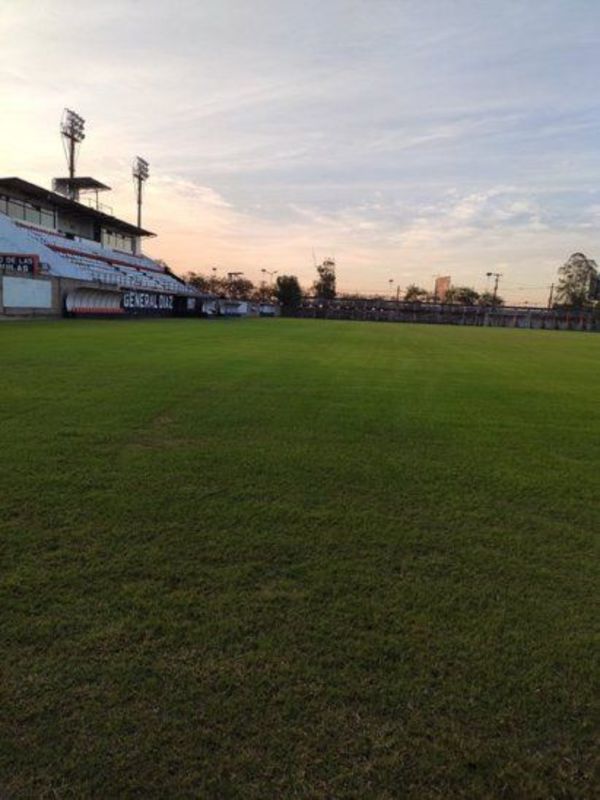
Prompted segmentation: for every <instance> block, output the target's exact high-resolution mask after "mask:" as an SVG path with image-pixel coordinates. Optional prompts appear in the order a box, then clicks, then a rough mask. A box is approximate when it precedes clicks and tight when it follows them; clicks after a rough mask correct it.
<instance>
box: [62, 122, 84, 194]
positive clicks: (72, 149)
mask: <svg viewBox="0 0 600 800" xmlns="http://www.w3.org/2000/svg"><path fill="white" fill-rule="evenodd" d="M84 129H85V120H84V118H83V117H81V116H79V114H77V113H75V111H72V110H71V109H70V108H65V110H64V111H63V115H62V120H61V123H60V132H61V135H62V137H63V139H64V140H65V142H66V150H65V155H66V156H67V164H68V166H69V178H70V179H71V180H73V178H74V177H75V162H76V158H77V145H78V144H81V142H83V140H84V139H85V133H84ZM69 197H70V198H71V200H78V199H79V192H78V191H77V189H76V188H75V187H74V186H73V185H71V186H70V187H69Z"/></svg>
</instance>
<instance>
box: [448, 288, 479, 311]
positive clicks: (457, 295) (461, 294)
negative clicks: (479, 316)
mask: <svg viewBox="0 0 600 800" xmlns="http://www.w3.org/2000/svg"><path fill="white" fill-rule="evenodd" d="M478 299H479V292H476V291H475V289H471V288H469V287H468V286H451V287H450V288H449V289H448V291H447V292H446V300H445V302H446V303H457V304H458V305H461V306H474V305H475V303H476V302H477V300H478Z"/></svg>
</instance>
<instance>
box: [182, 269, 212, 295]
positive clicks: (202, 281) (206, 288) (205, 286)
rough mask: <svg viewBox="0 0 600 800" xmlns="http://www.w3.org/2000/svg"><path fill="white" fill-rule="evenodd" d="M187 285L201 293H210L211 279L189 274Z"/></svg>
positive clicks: (194, 273)
mask: <svg viewBox="0 0 600 800" xmlns="http://www.w3.org/2000/svg"><path fill="white" fill-rule="evenodd" d="M185 281H186V283H189V284H190V286H193V287H194V289H198V291H199V292H210V291H211V286H210V279H209V278H207V277H206V275H200V273H197V272H188V274H187V275H186V276H185Z"/></svg>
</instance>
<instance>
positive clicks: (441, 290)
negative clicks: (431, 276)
mask: <svg viewBox="0 0 600 800" xmlns="http://www.w3.org/2000/svg"><path fill="white" fill-rule="evenodd" d="M449 288H450V276H449V275H444V276H442V277H438V278H436V279H435V288H434V292H433V294H434V300H435V301H436V302H438V303H444V302H445V300H446V294H447V293H448V289H449Z"/></svg>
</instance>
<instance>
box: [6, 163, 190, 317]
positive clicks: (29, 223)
mask: <svg viewBox="0 0 600 800" xmlns="http://www.w3.org/2000/svg"><path fill="white" fill-rule="evenodd" d="M77 182H78V183H79V184H80V187H81V188H85V189H87V190H90V189H91V190H94V189H95V190H96V192H97V191H98V190H99V189H107V188H108V187H105V186H104V185H103V184H100V183H98V182H97V181H94V180H93V179H91V178H75V179H74V181H73V180H72V181H71V182H70V183H69V182H67V191H68V193H69V194H70V195H71V196H68V195H67V194H66V193H65V194H63V193H61V192H60V191H49V190H48V189H45V188H42V187H40V186H36V185H34V184H32V183H29V182H28V181H25V180H21V179H20V178H0V315H3V316H4V317H35V316H53V317H60V316H90V315H93V316H140V315H143V316H149V315H152V316H187V315H194V314H198V313H201V311H202V301H203V296H202V295H201V294H200V293H199V292H197V291H196V290H195V289H193V288H192V287H190V286H188V285H187V284H186V283H185V282H184V281H183V280H182V279H181V278H179V277H177V276H176V275H174V274H173V273H171V272H170V271H169V269H168V268H166V267H165V266H164V265H163V264H161V263H160V262H157V261H155V260H153V259H151V258H148V257H147V256H145V255H143V253H142V247H141V243H142V241H143V240H144V239H145V238H148V237H151V236H154V234H153V233H152V232H150V231H148V230H145V229H144V228H142V227H140V226H138V225H135V224H132V223H130V222H126V221H125V220H122V219H118V218H117V217H115V216H113V215H112V214H111V213H106V211H105V210H101V207H100V205H99V204H98V203H97V202H96V207H93V206H90V205H86V204H85V203H83V202H80V200H79V191H78V190H77V191H73V184H74V183H77ZM58 186H60V182H59V181H55V187H57V188H58ZM77 188H79V187H77ZM96 198H97V194H96Z"/></svg>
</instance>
